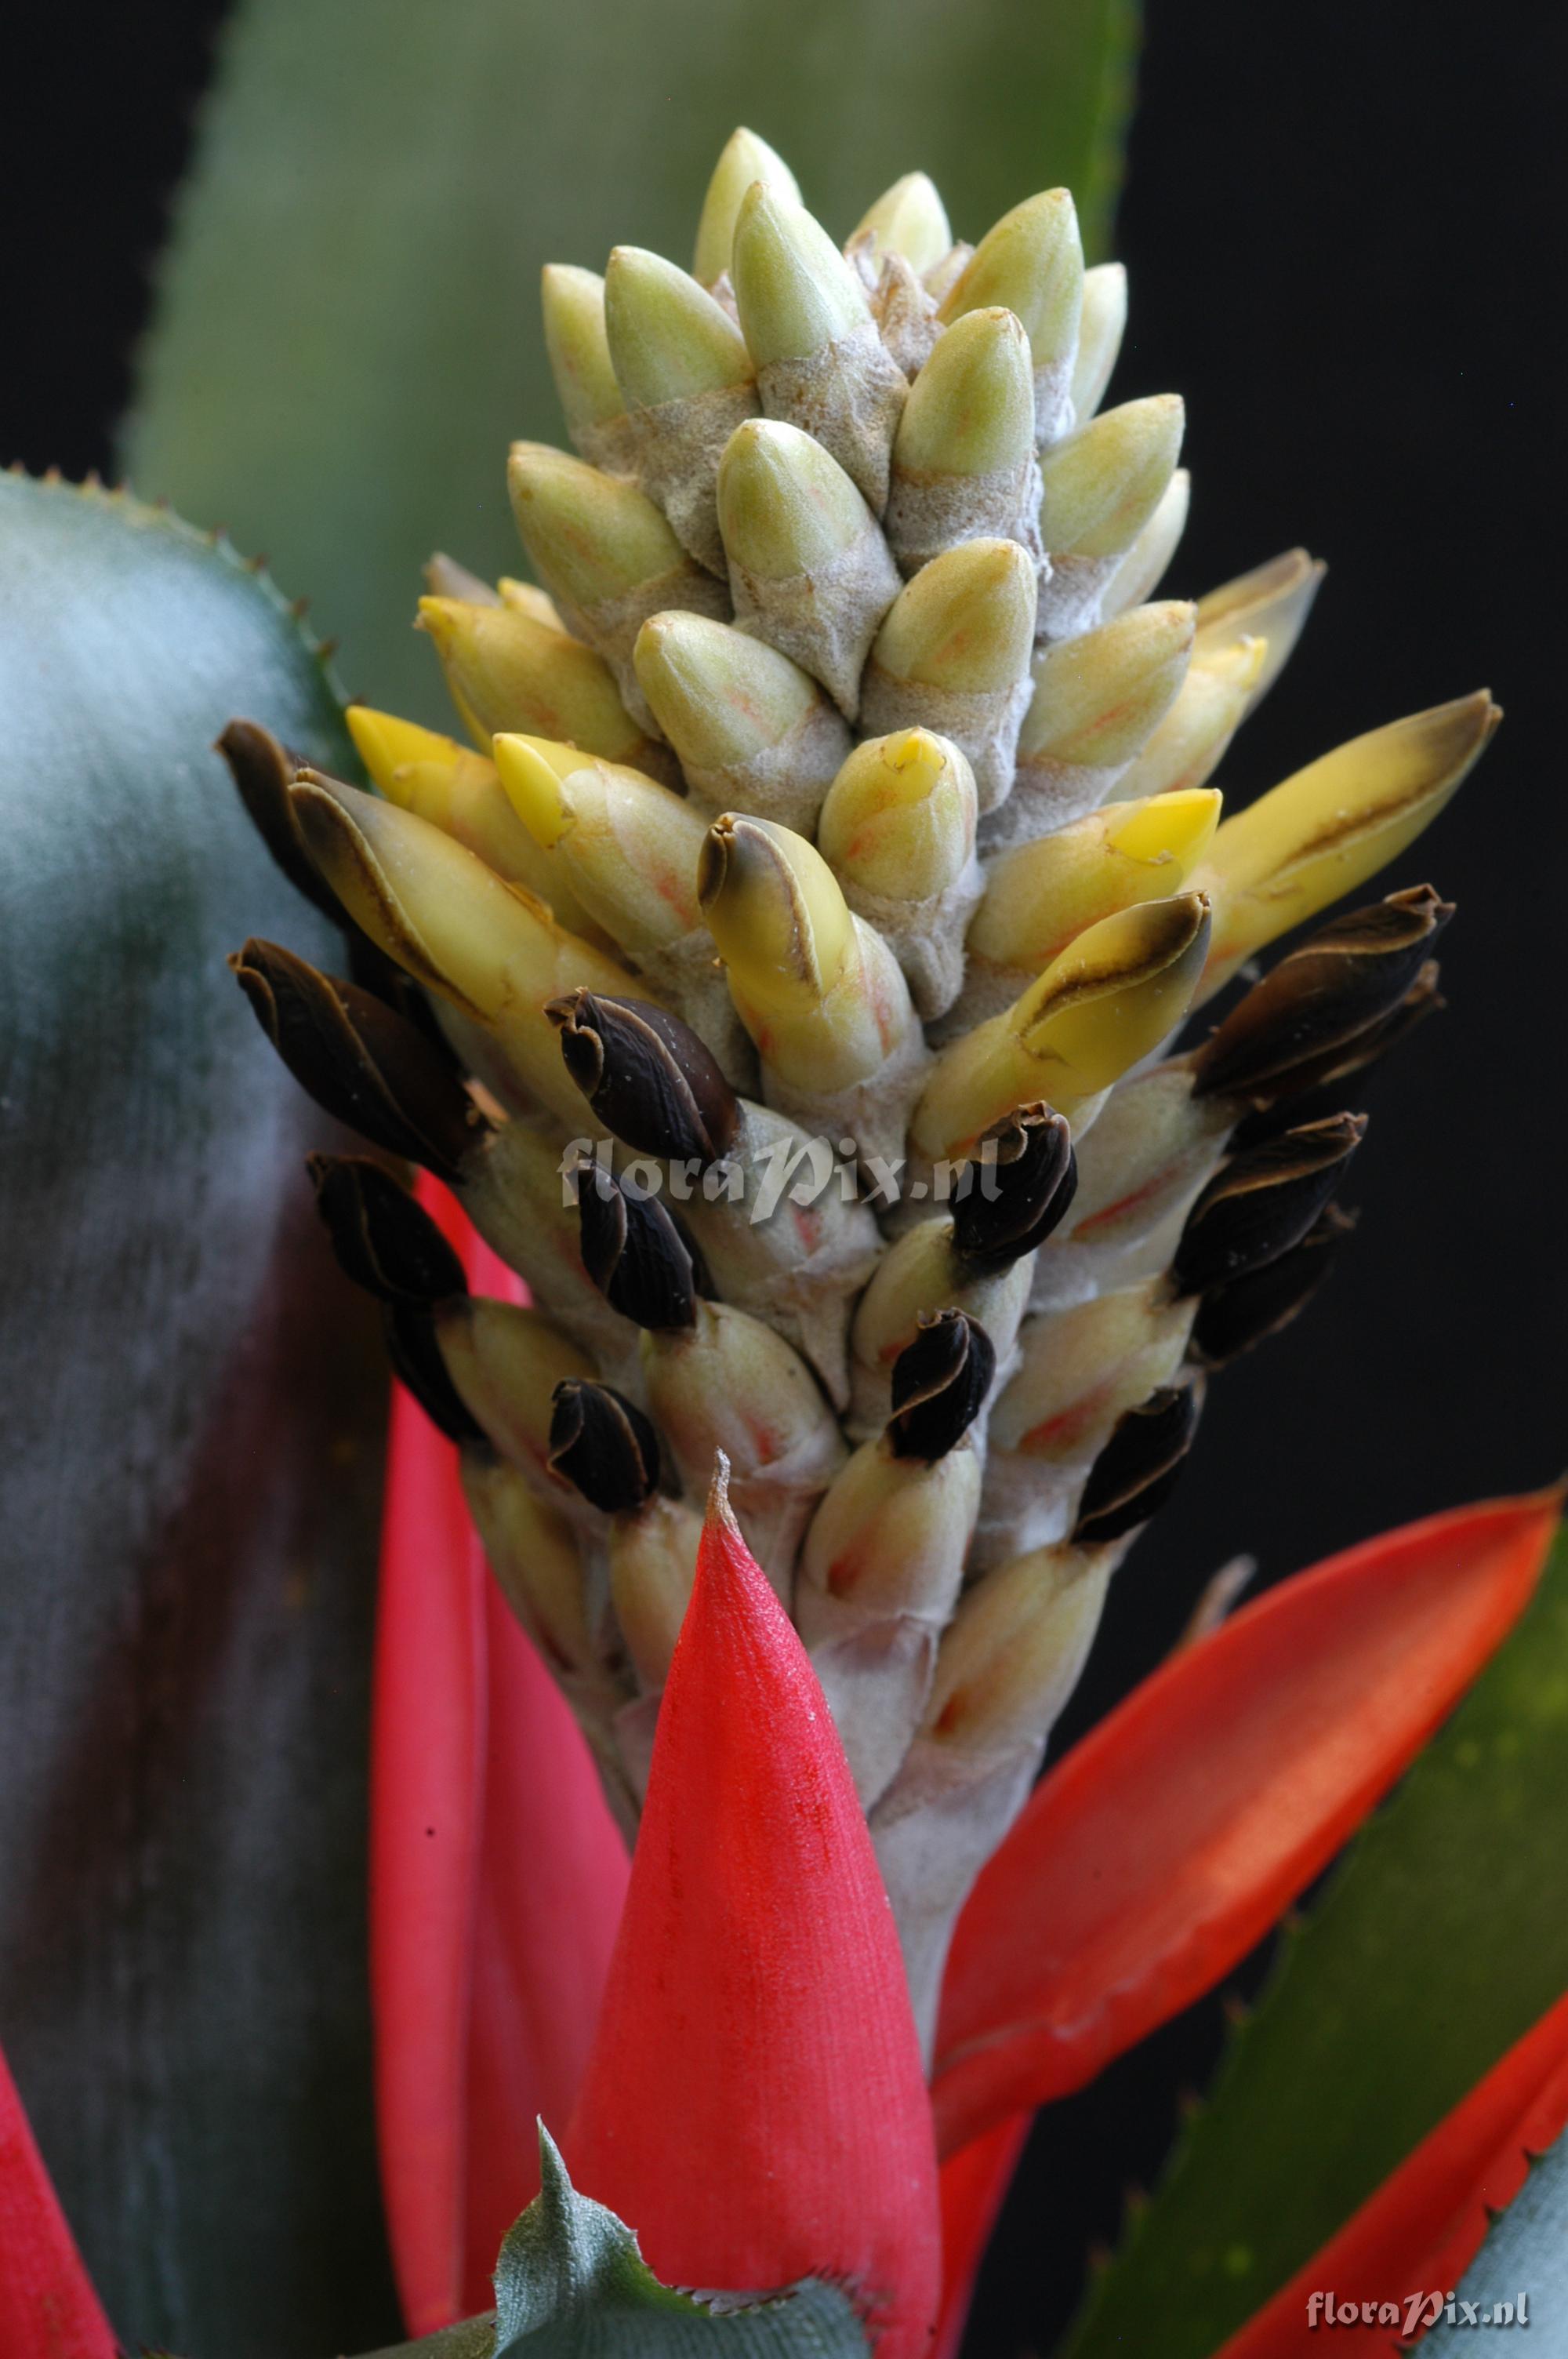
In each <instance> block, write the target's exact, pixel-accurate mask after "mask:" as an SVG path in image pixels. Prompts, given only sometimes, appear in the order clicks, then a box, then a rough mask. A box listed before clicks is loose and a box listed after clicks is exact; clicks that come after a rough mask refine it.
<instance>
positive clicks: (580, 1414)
mask: <svg viewBox="0 0 1568 2359" xmlns="http://www.w3.org/2000/svg"><path fill="white" fill-rule="evenodd" d="M552 1398H553V1400H554V1403H555V1407H554V1410H553V1413H552V1415H551V1419H550V1466H551V1469H552V1471H553V1472H554V1473H557V1474H564V1475H565V1477H566V1479H567V1481H568V1483H570V1484H573V1485H574V1486H575V1487H576V1489H578V1490H579V1491H580V1492H581V1494H582V1495H583V1497H584V1498H585V1499H586V1500H587V1501H588V1503H589V1506H593V1507H600V1508H602V1510H603V1512H604V1513H605V1514H606V1515H607V1516H620V1515H629V1514H632V1513H633V1512H634V1511H635V1510H636V1509H637V1508H638V1507H641V1506H645V1505H646V1503H647V1501H648V1500H649V1499H650V1498H652V1496H653V1495H654V1491H655V1490H656V1489H657V1488H658V1483H659V1437H658V1435H657V1434H656V1433H655V1432H654V1429H653V1427H652V1425H651V1424H650V1423H649V1421H648V1419H646V1418H645V1417H644V1416H643V1412H642V1410H641V1409H640V1408H636V1407H634V1405H633V1403H632V1402H631V1401H629V1400H628V1399H627V1398H626V1397H625V1395H624V1394H623V1393H618V1392H616V1391H614V1390H613V1389H612V1387H611V1386H609V1385H597V1384H592V1383H589V1381H588V1380H587V1379H579V1378H575V1377H570V1376H568V1378H567V1379H566V1381H565V1383H563V1384H558V1385H557V1386H556V1389H555V1392H554V1395H553V1396H552Z"/></svg>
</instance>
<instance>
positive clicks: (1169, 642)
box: [1018, 598, 1196, 772]
mask: <svg viewBox="0 0 1568 2359" xmlns="http://www.w3.org/2000/svg"><path fill="white" fill-rule="evenodd" d="M1195 618H1196V609H1195V607H1193V606H1192V605H1190V604H1188V603H1186V602H1185V601H1184V600H1181V599H1176V598H1169V599H1165V600H1163V601H1162V603H1160V604H1158V605H1152V606H1134V607H1132V608H1130V610H1129V612H1128V613H1127V614H1119V615H1118V616H1117V617H1116V619H1115V621H1114V622H1109V623H1102V624H1101V625H1100V626H1099V628H1098V630H1094V631H1084V632H1081V633H1080V634H1079V635H1078V636H1076V638H1071V639H1062V640H1059V641H1058V642H1057V643H1056V644H1055V645H1054V646H1053V647H1044V648H1043V649H1042V650H1041V652H1040V654H1039V655H1038V656H1036V658H1034V665H1033V677H1034V695H1033V701H1032V702H1031V704H1030V707H1029V710H1028V712H1026V713H1025V714H1024V716H1023V726H1022V729H1021V730H1020V731H1019V733H1018V759H1019V764H1020V766H1021V767H1022V766H1024V765H1027V764H1030V763H1047V762H1052V763H1065V764H1069V765H1071V766H1073V767H1075V768H1084V769H1092V770H1095V771H1105V772H1110V771H1116V770H1120V769H1123V768H1125V766H1126V765H1127V764H1128V763H1129V762H1130V761H1131V760H1132V759H1133V758H1134V757H1135V756H1137V755H1138V754H1139V753H1140V752H1141V750H1142V748H1143V746H1144V745H1146V744H1147V743H1148V741H1149V739H1150V737H1151V736H1152V734H1153V733H1154V731H1155V730H1156V729H1157V728H1158V727H1159V725H1160V723H1161V722H1162V720H1163V719H1164V717H1165V715H1166V713H1167V712H1169V711H1170V709H1171V707H1172V705H1173V703H1174V702H1175V700H1176V697H1177V695H1178V693H1179V692H1180V690H1181V685H1182V682H1183V680H1184V679H1185V678H1186V672H1187V665H1188V662H1189V661H1190V659H1191V656H1192V651H1193V632H1194V625H1195Z"/></svg>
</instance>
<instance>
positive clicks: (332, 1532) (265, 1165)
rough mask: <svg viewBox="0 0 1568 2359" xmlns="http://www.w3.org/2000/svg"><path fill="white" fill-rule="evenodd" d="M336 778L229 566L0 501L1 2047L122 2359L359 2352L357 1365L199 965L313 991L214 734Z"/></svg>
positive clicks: (102, 525) (328, 738)
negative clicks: (250, 742) (284, 966)
mask: <svg viewBox="0 0 1568 2359" xmlns="http://www.w3.org/2000/svg"><path fill="white" fill-rule="evenodd" d="M235 712H249V713H251V714H253V715H254V717H255V718H257V719H258V720H260V721H263V722H265V723H267V724H268V725H269V726H271V727H272V728H273V729H275V730H276V731H277V732H278V733H279V734H281V735H282V736H283V737H285V738H286V739H287V740H288V741H289V742H290V743H292V744H293V745H295V746H297V749H298V750H299V752H300V753H301V755H303V756H305V757H307V758H308V759H309V760H312V761H317V762H322V763H326V764H328V765H330V766H341V765H342V764H345V763H347V762H350V761H351V759H352V756H351V750H350V748H349V746H348V744H347V741H346V739H345V737H344V735H343V732H342V727H341V721H340V719H339V714H338V706H337V700H336V698H335V696H334V694H333V692H332V689H331V684H330V681H329V680H328V679H327V677H326V675H325V672H324V670H323V667H322V664H321V661H320V658H319V654H318V652H317V651H316V649H315V648H314V647H312V646H311V645H310V644H309V643H308V641H307V640H306V638H305V636H304V635H303V634H302V632H301V631H300V629H299V627H298V625H297V622H296V621H295V619H294V617H293V616H292V615H291V614H290V613H289V611H288V609H287V605H286V604H285V603H284V601H283V600H282V598H280V597H279V596H278V594H277V592H276V591H275V590H273V589H272V588H271V586H270V585H269V583H268V582H266V581H265V578H264V577H262V576H261V575H259V574H257V573H256V572H255V571H253V570H251V569H249V568H247V567H246V566H244V565H243V564H242V563H241V562H240V560H238V559H237V558H236V557H235V556H234V554H233V552H232V550H231V549H226V548H224V547H222V546H221V545H214V544H213V543H212V542H211V541H209V540H207V539H205V538H202V537H201V536H200V535H199V534H197V533H194V532H190V531H189V530H187V529H186V528H185V527H183V526H181V525H179V524H178V523H177V522H176V521H175V520H174V519H173V518H172V517H169V516H164V515H159V514H156V513H154V512H153V511H151V510H149V509H146V508H143V507H140V506H137V505H136V504H135V502H133V501H128V500H125V499H123V498H120V497H118V496H116V495H110V494H106V493H103V492H97V491H91V490H89V491H78V490H76V489H75V488H74V487H72V486H71V485H70V484H47V483H46V484H38V483H31V482H29V481H27V479H26V478H25V477H23V476H19V475H5V476H0V716H3V727H0V824H3V827H4V844H5V851H4V857H3V859H0V1075H3V1080H0V1160H3V1162H4V1169H5V1243H4V1247H3V1249H0V1369H3V1370H4V1379H3V1381H4V1400H3V1403H0V1532H3V1534H4V1544H5V1577H4V1580H3V1581H0V1724H3V1725H4V1728H5V1839H4V1842H3V1843H0V2028H3V2031H4V2037H5V2047H6V2052H7V2055H8V2057H9V2059H10V2060H11V2063H12V2065H13V2067H14V2069H15V2071H16V2077H17V2081H18V2082H19V2084H20V2086H21V2089H22V2093H23V2096H24V2098H25V2100H26V2102H27V2106H28V2108H29V2111H30V2112H31V2114H32V2116H33V2119H34V2123H35V2125H36V2127H37V2130H38V2139H39V2143H40V2145H41V2146H42V2147H43V2150H44V2153H45V2155H46V2157H47V2158H48V2161H49V2167H50V2169H51V2171H52V2172H53V2174H54V2177H55V2180H56V2183H57V2185H58V2186H59V2192H60V2196H61V2200H62V2201H63V2202H64V2205H65V2208H66V2212H67V2213H68V2215H69V2217H70V2221H71V2223H72V2225H73V2227H74V2228H75V2230H76V2233H77V2235H78V2237H79V2239H80V2242H81V2245H82V2248H83V2251H84V2253H85V2256H86V2258H87V2262H88V2265H89V2267H90V2269H91V2271H92V2276H93V2277H94V2279H95V2281H96V2283H97V2285H98V2287H99V2288H100V2291H101V2292H102V2294H103V2299H104V2302H105V2304H106V2305H107V2307H108V2310H109V2312H110V2315H111V2316H112V2318H113V2320H114V2324H115V2326H116V2327H117V2328H118V2330H119V2332H120V2333H121V2334H122V2336H123V2337H124V2341H125V2343H126V2344H127V2346H128V2347H132V2348H135V2347H139V2345H140V2343H142V2342H143V2341H144V2340H145V2341H147V2342H152V2343H157V2342H162V2343H169V2344H172V2345H173V2346H174V2347H175V2348H176V2349H178V2350H183V2351H210V2352H213V2353H218V2354H222V2359H279V2354H286V2353H297V2352H306V2353H308V2352H312V2351H319V2352H324V2351H328V2350H354V2349H358V2348H360V2347H362V2345H363V2344H365V2343H374V2342H377V2341H383V2342H384V2340H385V2339H386V2337H387V2335H388V2334H389V2333H391V2332H395V2322H396V2311H395V2303H394V2299H393V2293H392V2286H391V2280H390V2276H389V2273H388V2270H387V2267H386V2259H385V2250H384V2232H383V2228H382V2222H381V2212H380V2203H379V2199H378V2195H377V2188H376V2170H375V2152H374V2139H373V2125H372V2114H371V2091H370V2024H369V2010H368V2006H367V2004H366V1995H365V1991H366V1966H365V1954H364V1898H363V1891H364V1851H365V1790H364V1781H365V1768H364V1765H365V1760H366V1756H367V1752H368V1731H367V1722H368V1717H369V1683H370V1674H369V1665H370V1652H371V1636H372V1631H371V1624H372V1611H373V1591H374V1581H375V1541H376V1529H377V1525H378V1522H379V1515H380V1497H379V1494H380V1452H381V1433H382V1427H383V1423H384V1415H385V1399H386V1375H385V1361H384V1353H383V1352H382V1349H381V1343H380V1338H379V1335H378V1333H377V1330H376V1322H375V1318H374V1313H373V1311H367V1309H366V1306H365V1304H364V1303H363V1301H362V1299H361V1298H360V1297H358V1296H357V1295H356V1294H355V1292H354V1290H353V1289H352V1288H350V1287H349V1286H348V1285H347V1284H346V1283H344V1282H343V1281H342V1280H341V1278H340V1277H339V1275H338V1272H337V1271H336V1269H335V1268H334V1267H333V1266H332V1260H331V1256H330V1251H329V1250H328V1248H327V1245H326V1240H325V1238H324V1236H323V1235H322V1234H321V1231H320V1227H319V1223H318V1222H317V1221H316V1219H315V1217H314V1213H313V1212H312V1209H311V1204H310V1191H309V1188H308V1184H307V1182H306V1180H305V1176H304V1173H303V1170H302V1169H301V1164H302V1159H303V1157H304V1155H305V1153H306V1151H307V1149H308V1147H312V1146H330V1145H332V1144H334V1143H336V1142H335V1140H334V1136H333V1129H332V1125H330V1124H329V1123H328V1122H327V1121H326V1120H325V1118H324V1117H322V1116H320V1115H319V1114H317V1113H316V1111H315V1109H314V1108H313V1107H311V1106H310V1105H309V1104H308V1102H307V1101H306V1099H305V1098H304V1096H303V1094H302V1093H301V1092H300V1091H299V1090H298V1089H297V1087H296V1086H295V1084H294V1083H293V1082H291V1081H290V1080H289V1078H288V1076H287V1073H286V1072H285V1071H283V1069H282V1067H281V1066H280V1065H279V1063H278V1062H277V1060H276V1057H275V1056H274V1055H273V1054H272V1052H271V1050H270V1049H268V1048H267V1046H266V1043H265V1040H264V1039H263V1038H262V1036H261V1033H260V1031H259V1030H258V1028H257V1027H256V1025H255V1024H254V1021H253V1019H252V1017H251V1016H250V1015H249V1014H248V1012H247V1010H246V1008H245V1006H244V1004H243V1000H242V999H241V996H240V994H239V992H238V991H237V990H236V989H235V987H234V984H233V983H232V979H231V978H230V976H229V975H228V974H227V973H225V972H224V967H223V959H224V954H225V952H227V951H230V950H232V949H236V948H237V947H238V946H239V944H240V943H241V942H242V941H243V940H244V938H245V936H246V935H247V934H248V933H251V932H253V931H254V932H256V933H263V934H272V935H274V936H276V937H277V938H278V939H280V940H283V941H285V942H287V943H288V944H289V945H290V946H291V947H292V948H294V949H296V950H297V951H301V952H302V953H303V954H304V955H305V956H306V957H308V958H310V959H313V960H316V961H319V962H320V963H322V964H324V965H329V966H330V965H333V964H335V963H338V962H339V961H340V959H341V942H340V940H339V938H338V937H337V936H336V935H335V933H334V931H333V929H332V928H331V927H330V925H329V924H328V922H327V921H326V919H324V918H322V917H321V916H320V915H319V913H318V912H317V911H316V910H314V909H312V908H308V906H307V905H306V903H305V902H303V901H302V900H301V899H300V898H299V897H298V895H297V894H296V893H295V892H294V891H293V890H292V889H291V888H290V887H289V886H287V884H285V882H284V880H283V878H282V877H281V876H280V875H278V873H277V871H276V869H275V868H274V866H273V864H272V862H271V861H270V859H269V858H268V856H267V854H266V853H265V851H264V849H263V847H262V845H261V843H260V841H259V839H258V838H257V837H256V835H255V833H254V830H253V829H252V827H251V825H250V823H249V821H247V820H246V818H245V816H244V813H243V810H241V808H240V804H239V799H238V797H237V795H236V794H235V792H234V789H233V787H232V784H231V782H230V780H229V777H228V776H227V774H226V772H225V770H224V768H223V765H222V762H221V761H220V760H219V758H218V756H217V755H216V754H215V753H214V752H213V750H212V740H213V738H214V737H215V736H216V734H217V733H218V732H219V730H221V729H222V726H223V725H224V723H225V722H227V721H228V720H229V719H230V718H231V717H232V715H233V714H234V713H235Z"/></svg>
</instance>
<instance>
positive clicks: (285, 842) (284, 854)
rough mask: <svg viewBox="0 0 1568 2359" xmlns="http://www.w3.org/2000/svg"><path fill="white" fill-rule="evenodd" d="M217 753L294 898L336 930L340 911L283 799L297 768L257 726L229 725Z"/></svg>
mask: <svg viewBox="0 0 1568 2359" xmlns="http://www.w3.org/2000/svg"><path fill="white" fill-rule="evenodd" d="M217 750H218V752H219V753H220V754H222V756H223V759H224V761H225V762H227V764H228V766H229V772H230V776H231V777H232V779H233V781H234V784H235V786H236V787H237V788H239V790H240V800H241V801H242V802H243V804H244V807H245V810H246V813H247V815H248V816H249V819H250V821H251V824H252V826H253V827H254V829H255V832H256V833H257V834H258V835H259V836H260V838H261V840H262V842H263V843H265V846H266V848H267V850H268V851H269V852H270V853H271V854H272V856H273V858H274V859H275V860H276V863H277V864H278V866H279V867H280V868H281V869H282V871H283V873H284V875H286V876H287V879H288V881H289V883H290V884H291V885H292V886H294V888H295V890H296V892H298V893H303V894H304V896H305V897H306V899H307V900H308V901H314V903H315V904H316V907H317V908H319V909H320V910H323V911H324V912H325V914H326V915H327V916H328V917H329V918H330V919H331V920H332V923H333V924H334V925H335V926H341V924H342V922H343V912H342V909H341V907H340V905H339V902H338V900H337V897H336V896H335V895H334V894H333V893H332V892H331V891H330V888H329V887H328V886H326V885H324V884H323V883H322V881H321V878H320V876H319V874H318V873H317V868H316V864H315V862H314V861H313V860H312V859H311V857H310V854H309V853H308V851H307V850H306V848H305V838H304V837H303V835H301V833H300V832H299V820H298V816H297V813H296V811H295V809H294V806H293V804H292V803H291V802H290V800H289V799H288V789H289V786H290V784H291V782H292V780H293V779H294V777H296V775H297V771H298V769H299V764H298V763H297V761H296V759H295V757H294V756H293V755H292V754H291V753H290V752H289V750H288V748H287V745H283V744H281V743H280V741H279V740H278V739H277V738H276V737H275V736H274V735H273V734H272V732H271V730H270V729H264V728H263V727H262V725H261V723H260V722H259V721H231V722H230V723H229V725H228V727H227V728H226V729H225V730H224V732H223V734H222V736H221V737H220V738H219V740H218V748H217Z"/></svg>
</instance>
